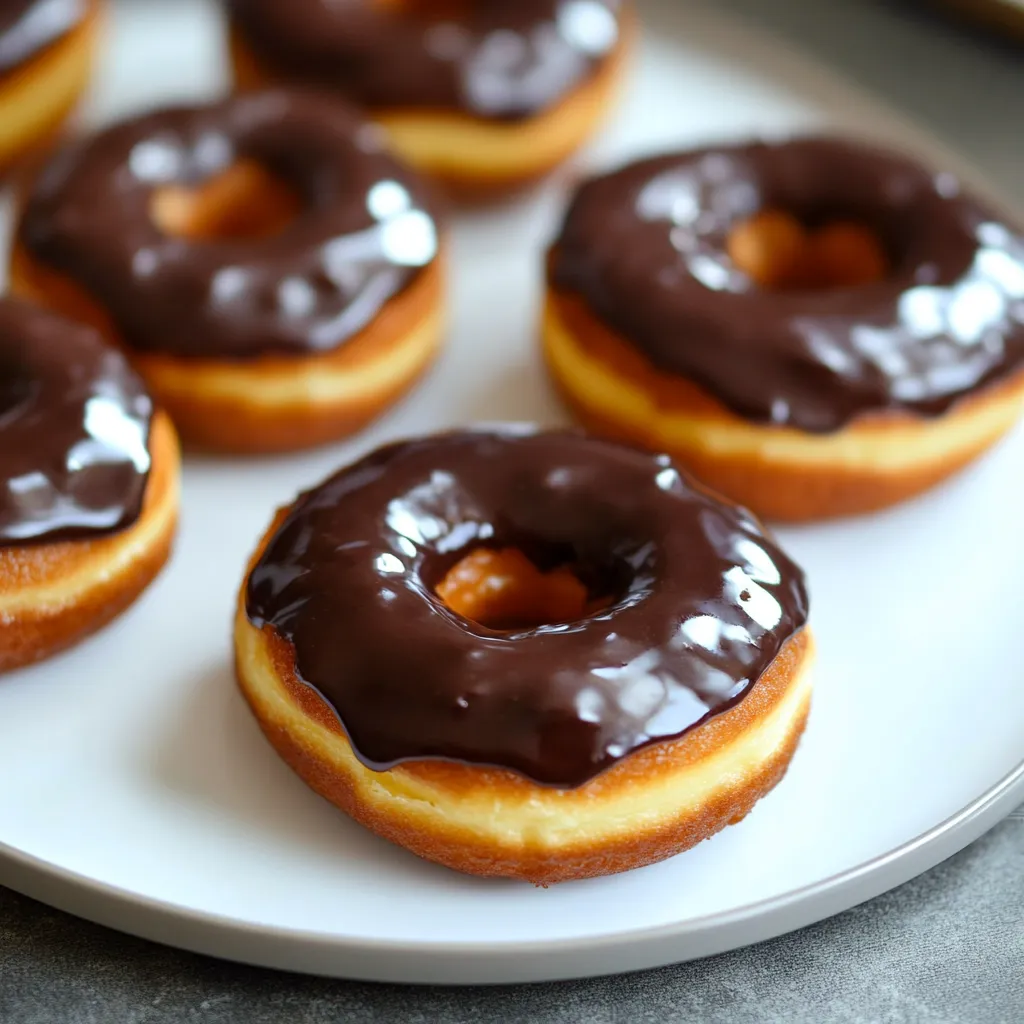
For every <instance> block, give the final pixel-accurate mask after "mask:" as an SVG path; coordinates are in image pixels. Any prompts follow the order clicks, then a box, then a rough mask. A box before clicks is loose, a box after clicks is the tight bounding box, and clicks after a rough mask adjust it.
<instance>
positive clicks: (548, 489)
mask: <svg viewBox="0 0 1024 1024" xmlns="http://www.w3.org/2000/svg"><path fill="white" fill-rule="evenodd" d="M807 607H808V604H807V592H806V589H805V585H804V580H803V576H802V573H801V572H800V570H799V569H798V568H797V567H796V566H795V565H794V564H793V563H792V562H791V561H790V560H789V559H788V558H787V557H786V555H784V554H783V553H782V552H781V551H780V550H779V549H778V547H777V546H776V545H775V543H774V542H773V541H772V540H771V539H770V538H769V537H768V536H766V535H765V533H764V531H763V529H762V528H761V526H760V525H759V524H758V522H757V521H756V520H755V519H754V518H753V517H752V516H751V515H750V514H749V513H747V512H745V511H743V510H741V509H739V508H737V507H735V506H733V505H729V504H726V503H724V502H722V501H720V500H719V499H718V498H716V497H714V496H712V494H711V493H710V492H707V491H705V490H703V489H702V488H701V487H699V486H697V485H695V484H693V483H691V482H690V481H689V480H688V479H687V478H686V477H684V476H683V475H682V474H681V473H680V472H679V471H678V470H677V469H676V468H675V467H674V465H673V463H672V462H671V460H669V459H668V458H667V457H665V456H653V455H648V454H646V453H642V452H640V451H638V450H636V449H633V448H629V447H627V446H622V445H618V444H616V443H614V442H610V441H605V440H600V439H595V438H588V437H586V436H584V435H582V434H576V433H572V432H568V431H567V432H561V433H559V432H552V433H531V432H528V431H524V430H514V429H511V428H506V429H496V430H492V429H488V430H481V431H473V430H469V431H463V432H457V433H451V434H442V435H436V436H433V437H426V438H422V439H419V440H412V441H407V442H399V443H396V444H393V445H391V446H389V447H385V448H382V449H380V450H378V451H376V452H375V453H373V454H371V455H368V456H366V457H365V458H364V459H362V460H361V461H359V462H357V463H355V464H354V465H352V466H349V467H348V468H346V469H343V470H341V471H340V472H339V473H337V474H336V475H335V476H332V477H331V478H330V479H328V480H327V481H326V482H324V483H323V484H321V485H320V486H319V487H316V488H314V489H313V490H311V491H309V492H308V493H306V494H303V495H301V496H300V497H299V498H298V500H297V501H296V502H295V503H294V504H293V505H292V506H291V507H290V508H287V509H284V510H283V511H281V512H280V513H279V514H278V515H277V517H276V518H275V519H274V521H273V523H272V524H271V526H270V528H269V530H268V531H267V533H266V534H265V536H264V537H263V538H262V540H261V541H260V542H259V546H258V548H257V550H256V553H255V555H254V556H253V558H252V561H251V563H250V565H249V570H248V574H247V576H246V579H245V581H244V583H243V585H242V588H241V592H240V596H239V603H238V611H237V617H236V621H235V653H236V671H237V678H238V681H239V684H240V686H241V689H242V692H243V694H244V695H245V697H246V699H247V701H248V703H249V705H250V706H251V708H252V710H253V712H254V713H255V715H256V718H257V720H258V721H259V724H260V726H261V728H262V729H263V732H264V733H265V734H266V736H267V738H268V739H269V740H270V742H271V744H272V745H273V747H274V748H275V749H276V751H277V753H278V754H279V755H280V756H281V757H282V758H283V759H284V760H285V761H286V762H287V763H288V764H289V765H290V766H291V767H292V768H293V769H294V770H295V771H296V772H297V773H298V774H299V775H300V776H301V777H302V778H303V779H304V780H305V781H306V782H307V783H308V784H309V785H310V786H311V787H312V788H313V789H314V790H315V791H316V792H318V793H320V794H321V795H322V796H324V797H326V798H327V799H328V800H329V801H331V802H332V803H333V804H335V805H336V806H337V807H339V808H341V809H342V810H343V811H345V812H346V813H347V814H349V815H351V816H352V817H353V818H354V819H356V820H357V821H358V822H360V823H362V824H363V825H365V826H366V827H367V828H369V829H371V830H372V831H374V832H376V833H377V834H378V835H381V836H383V837H384V838H386V839H389V840H391V841H392V842H395V843H398V844H399V845H401V846H403V847H406V848H407V849H409V850H410V851H412V852H413V853H415V854H418V855H419V856H420V857H423V858H425V859H427V860H430V861H435V862H437V863H439V864H443V865H446V866H447V867H449V868H453V869H455V870H457V871H461V872H466V873H468V874H473V875H483V876H501V877H510V878H518V879H523V880H527V881H530V882H533V883H535V884H538V885H548V884H550V883H553V882H560V881H565V880H569V879H576V878H587V877H593V876H598V875H607V874H612V873H614V872H619V871H625V870H628V869H630V868H634V867H638V866H640V865H644V864H650V863H653V862H655V861H659V860H662V859H663V858H666V857H670V856H672V855H674V854H676V853H679V852H680V851H682V850H686V849H688V848H689V847H691V846H693V845H694V844H696V843H698V842H700V841H701V840H702V839H704V838H706V837H708V836H710V835H712V834H713V833H715V832H717V831H718V830H720V829H722V828H723V827H725V826H726V825H728V824H731V823H733V822H737V821H739V820H740V819H742V818H743V817H744V816H745V815H746V814H747V813H748V812H749V811H750V810H751V808H752V807H753V806H754V804H755V803H756V802H757V800H758V799H759V798H760V797H761V796H763V795H764V794H765V793H767V792H768V791H769V790H770V789H771V788H772V787H773V786H774V785H775V784H776V783H777V782H778V781H779V780H780V779H781V778H782V776H783V774H784V773H785V771H786V768H787V767H788V765H789V762H790V759H791V757H792V756H793V752H794V749H795V747H796V745H797V742H798V740H799V738H800V735H801V732H802V730H803V728H804V722H805V719H806V716H807V712H808V707H809V701H810V692H811V684H810V675H809V667H810V664H811V656H812V642H811V637H810V633H809V631H808V629H807V628H806V621H807Z"/></svg>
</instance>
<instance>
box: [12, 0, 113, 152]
mask: <svg viewBox="0 0 1024 1024" xmlns="http://www.w3.org/2000/svg"><path fill="white" fill-rule="evenodd" d="M100 9H101V3H100V0H64V2H61V0H57V2H54V0H6V2H5V3H3V4H2V5H0V170H2V171H6V170H9V169H10V168H11V167H12V166H13V165H15V164H17V163H19V162H20V161H22V160H24V159H26V158H28V157H32V156H33V155H36V154H39V153H40V152H41V151H42V150H44V149H45V148H46V146H47V144H48V143H50V142H52V141H53V140H54V139H55V138H56V137H57V135H58V134H59V132H60V129H61V127H62V126H63V124H64V122H65V120H66V119H67V117H68V115H69V114H70V113H71V112H72V110H73V109H74V107H75V106H76V104H77V103H78V100H79V98H80V96H81V95H82V93H83V92H84V90H85V87H86V85H87V84H88V82H89V77H90V75H91V73H92V65H93V57H94V52H95V49H96V43H97V38H98V35H99V21H100Z"/></svg>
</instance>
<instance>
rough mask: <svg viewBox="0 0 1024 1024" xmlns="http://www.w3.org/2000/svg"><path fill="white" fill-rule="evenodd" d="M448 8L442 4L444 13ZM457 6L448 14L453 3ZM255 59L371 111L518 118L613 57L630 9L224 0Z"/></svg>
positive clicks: (616, 0)
mask: <svg viewBox="0 0 1024 1024" xmlns="http://www.w3.org/2000/svg"><path fill="white" fill-rule="evenodd" d="M439 6H441V7H442V8H443V6H444V5H443V4H441V5H439ZM449 6H451V5H449ZM228 7H229V9H230V11H231V17H232V22H233V24H234V26H235V28H236V29H237V31H238V32H239V33H240V35H241V36H242V38H243V39H244V40H245V42H246V44H247V45H248V46H249V47H250V49H252V50H253V51H254V53H255V54H256V56H257V57H258V59H259V60H260V61H261V62H263V63H264V64H266V65H267V66H268V67H269V68H270V69H272V70H273V71H274V72H275V73H277V74H280V75H282V76H283V77H285V78H289V79H293V80H297V81H302V82H308V83H312V84H316V85H320V86H326V87H329V88H333V89H339V90H341V91H342V92H344V94H345V95H346V96H348V97H350V98H352V99H354V100H356V101H357V102H359V103H361V104H362V105H364V106H368V107H377V108H399V109H400V108H410V107H416V108H434V109H440V110H459V111H463V112H465V113H469V114H472V115H475V116H478V117H486V118H523V117H529V116H531V115H533V114H537V113H539V112H541V111H543V110H544V109H546V108H548V107H550V106H552V105H554V104H555V103H557V102H558V101H559V100H561V99H563V98H564V97H565V96H566V95H567V94H568V93H569V92H571V91H572V90H573V89H574V88H576V87H577V86H578V85H580V84H581V83H582V82H583V81H585V80H586V78H587V77H588V76H589V75H591V74H592V73H593V71H594V69H595V68H596V67H597V66H598V65H599V64H600V62H601V61H602V60H603V59H604V58H606V57H607V56H608V54H609V53H611V52H612V51H613V50H614V48H615V46H616V44H617V42H618V40H619V36H620V28H621V20H620V19H621V17H622V11H623V10H624V9H625V7H626V3H625V2H624V0H470V2H467V3H466V5H465V11H464V12H463V13H462V15H461V16H458V17H456V16H453V15H451V14H450V13H448V14H445V13H443V12H442V13H441V14H440V15H438V14H434V15H432V16H431V15H429V14H428V13H427V12H429V10H430V4H428V3H423V4H422V5H421V6H420V7H419V8H416V7H415V5H410V7H411V9H406V10H404V11H403V10H401V9H396V8H395V7H392V8H391V9H389V8H388V7H387V5H385V4H383V3H380V2H379V0H341V2H338V3H331V4H327V3H324V2H323V0H288V2H287V3H281V2H279V0H229V2H228Z"/></svg>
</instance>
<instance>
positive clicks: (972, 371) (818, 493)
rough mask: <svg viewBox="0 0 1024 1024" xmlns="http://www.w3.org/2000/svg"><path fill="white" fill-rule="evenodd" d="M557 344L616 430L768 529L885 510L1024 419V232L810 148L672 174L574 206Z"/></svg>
mask: <svg viewBox="0 0 1024 1024" xmlns="http://www.w3.org/2000/svg"><path fill="white" fill-rule="evenodd" d="M543 335H544V342H545V350H546V354H547V359H548V363H549V365H550V368H551V371H552V373H553V375H554V378H555V380H556V382H557V383H558V385H559V386H560V388H561V390H562V392H563V394H564V395H565V397H566V398H567V400H568V402H569V404H570V405H571V406H572V407H573V408H574V409H575V410H576V411H577V412H578V414H579V415H580V417H581V419H582V420H583V421H584V422H585V423H586V424H587V425H588V426H590V427H591V428H593V429H594V430H595V431H597V432H598V433H602V434H606V435H609V436H614V437H619V438H623V439H627V440H630V441H632V442H634V443H638V444H640V445H642V446H645V447H649V448H652V449H654V450H658V451H662V450H664V451H668V452H670V453H671V454H672V455H674V456H675V457H677V458H678V459H679V460H680V461H681V462H682V463H683V464H684V465H686V466H687V467H688V468H690V469H691V470H692V471H693V472H694V473H696V475H697V476H698V477H699V478H700V479H701V480H703V481H704V482H706V483H708V484H709V485H711V486H713V487H715V488H716V489H718V490H720V491H721V492H723V493H725V494H727V495H729V496H730V497H732V498H735V499H736V500H738V501H741V502H742V503H744V504H746V505H749V506H751V507H752V508H754V509H755V510H756V511H758V512H759V513H761V514H763V515H765V516H768V517H770V518H776V519H783V520H806V519H815V518H819V517H824V516H834V515H843V514H850V513H857V512H867V511H871V510H874V509H878V508H882V507H884V506H886V505H890V504H892V503H894V502H897V501H899V500H902V499H904V498H907V497H910V496H911V495H914V494H917V493H919V492H921V491H923V490H925V489H926V488H928V487H930V486H931V485H933V484H934V483H936V482H937V481H939V480H941V479H943V478H944V477H946V476H948V475H950V474H951V473H953V472H955V471H956V470H958V469H959V468H961V467H962V466H964V465H965V464H967V463H968V462H970V461H971V460H972V459H974V458H975V457H976V456H977V455H978V454H979V453H981V452H982V451H984V450H985V449H986V448H988V447H989V446H990V445H991V444H992V443H993V442H994V441H996V440H997V439H998V438H999V437H1000V436H1001V435H1002V434H1003V433H1005V431H1006V430H1007V429H1008V428H1009V427H1010V426H1011V425H1012V424H1013V423H1014V422H1015V420H1016V419H1017V418H1018V416H1019V415H1020V412H1021V409H1022V406H1024V236H1022V235H1021V233H1020V232H1019V231H1018V230H1017V229H1015V228H1014V227H1012V226H1010V225H1008V224H1007V223H1006V222H1005V221H1004V219H1003V218H1002V217H1001V216H1000V215H999V214H998V213H997V212H995V211H994V210H993V209H991V208H990V207H989V206H988V205H987V204H986V203H984V202H982V201H981V200H979V199H977V198H975V197H973V196H971V195H970V194H969V193H967V192H965V191H964V190H963V188H962V187H961V185H960V184H959V182H958V181H957V180H956V178H955V177H953V176H952V175H950V174H945V173H935V172H933V171H931V170H928V169H926V168H924V167H922V166H921V165H919V164H917V163H915V162H914V161H912V160H910V159H908V158H906V157H903V156H900V155H897V154H894V153H890V152H886V151H882V150H879V149H877V148H873V147H870V146H866V145H863V144H860V143H856V142H852V141H847V140H840V139H827V138H803V139H795V140H790V141H786V142H779V143H760V142H759V143H753V144H747V145H739V146H720V147H713V148H709V149H701V150H695V151H690V152H684V153H678V154H672V155H666V156H660V157H655V158H653V159H648V160H643V161H640V162H639V163H635V164H632V165H630V166H627V167H624V168H622V169H621V170H618V171H616V172H614V173H611V174H608V175H604V176H601V177H597V178H594V179H593V180H591V181H589V182H587V183H585V184H584V185H583V186H582V187H581V188H580V189H579V190H578V191H577V193H576V195H575V197H574V199H573V200H572V203H571V205H570V207H569V210H568V213H567V214H566V216H565V220H564V223H563V225H562V229H561V232H560V234H559V235H558V237H557V239H556V240H555V242H554V244H553V245H552V247H551V250H550V253H549V257H548V293H547V304H546V311H545V317H544V325H543Z"/></svg>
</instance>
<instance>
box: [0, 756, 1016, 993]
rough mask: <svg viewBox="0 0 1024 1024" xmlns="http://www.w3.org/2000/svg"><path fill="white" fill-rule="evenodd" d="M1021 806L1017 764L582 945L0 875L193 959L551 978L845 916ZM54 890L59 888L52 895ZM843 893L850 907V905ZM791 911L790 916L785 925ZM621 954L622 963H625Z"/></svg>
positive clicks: (72, 876)
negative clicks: (707, 909)
mask: <svg viewBox="0 0 1024 1024" xmlns="http://www.w3.org/2000/svg"><path fill="white" fill-rule="evenodd" d="M1022 799H1024V760H1021V761H1020V762H1019V763H1018V764H1017V765H1016V766H1015V767H1014V768H1012V769H1011V770H1010V771H1009V772H1008V773H1007V774H1006V775H1004V776H1003V777H1002V778H1001V779H1000V780H999V781H998V782H996V783H995V784H994V785H993V786H991V787H989V789H987V790H986V791H985V792H984V793H982V794H981V795H980V796H978V797H976V798H975V799H974V800H972V801H971V802H970V803H968V804H966V805H965V806H964V807H962V808H961V809H960V810H959V811H956V812H954V813H953V814H951V815H950V816H949V817H947V818H946V819H945V820H943V821H941V822H939V823H938V824H937V825H933V826H932V827H931V828H929V829H926V830H925V831H923V832H921V833H920V834H918V835H917V836H915V837H914V838H912V839H909V840H907V841H905V842H904V843H902V844H900V845H899V846H897V847H894V848H893V849H892V850H889V851H887V852H885V853H882V854H878V855H877V856H875V857H871V858H869V859H868V860H865V861H862V862H861V863H859V864H855V865H853V866H852V867H849V868H846V869H844V870H842V871H839V872H836V873H835V874H833V875H829V876H828V877H826V878H823V879H819V880H818V881H816V882H811V883H808V884H807V885H803V886H798V887H797V888H795V889H790V890H788V891H787V892H784V893H779V894H776V895H775V896H769V897H766V898H765V899H762V900H755V901H754V902H752V903H746V904H743V905H742V906H739V907H733V908H731V909H730V910H724V911H719V912H716V913H713V914H705V915H702V916H700V917H694V918H690V919H688V920H685V921H681V922H676V923H670V924H661V925H654V926H652V927H645V928H636V929H630V930H626V931H615V932H607V933H604V934H601V935H594V936H588V937H586V938H562V939H540V940H513V941H509V942H500V941H499V942H495V941H485V942H470V941H452V940H443V941H439V942H413V941H409V940H396V939H360V938H353V937H351V936H340V935H338V934H335V933H331V932H323V931H315V930H307V929H301V928H287V927H282V926H280V925H272V924H259V923H256V922H245V921H239V920H238V919H236V918H232V917H229V916H227V915H224V914H217V913H212V912H210V911H206V910H199V909H196V908H193V907H187V906H183V905H181V904H176V903H173V902H171V901H169V900H162V899H158V898H155V897H152V896H146V895H144V894H141V893H136V892H132V891H131V890H130V889H125V888H122V887H120V886H116V885H112V884H111V883H109V882H102V881H99V880H97V879H93V878H89V877H88V876H87V875H83V874H81V873H79V872H76V871H71V870H69V869H67V868H63V867H61V866H59V865H56V864H53V863H52V862H50V861H47V860H44V859H42V858H40V857H37V856H35V855H34V854H28V853H25V852H23V851H21V850H18V849H16V848H15V847H12V846H9V845H8V844H7V843H3V842H0V867H4V866H6V867H7V868H10V869H11V870H12V871H13V875H12V876H8V877H0V882H2V884H4V885H7V886H8V887H9V888H12V889H14V890H16V891H18V892H20V893H22V894H23V895H25V896H29V897H31V898H33V899H39V900H40V901H41V902H44V903H46V904H48V905H49V906H53V907H56V908H58V909H60V910H63V911H66V912H69V913H72V914H75V915H77V916H80V917H84V918H86V919H88V920H90V921H93V922H94V923H96V924H100V925H104V926H106V927H112V928H114V929H116V930H118V931H128V932H130V933H131V934H133V935H136V936H138V937H140V938H143V939H149V940H152V941H156V942H163V943H165V944H170V945H173V946H175V947H176V948H180V949H186V950H189V951H191V952H195V953H202V954H205V955H209V956H215V957H219V958H221V959H225V958H226V959H230V960H234V961H237V962H241V963H248V964H254V965H258V966H263V967H273V968H277V969H285V970H291V971H296V972H298V973H303V974H315V975H326V976H331V977H337V978H349V979H353V980H362V981H385V982H398V983H405V984H416V983H435V984H437V983H444V984H460V985H468V984H501V983H519V982H527V981H557V980H567V979H569V978H583V977H595V976H600V975H606V974H616V973H624V972H626V971H632V970H641V969H646V968H652V967H660V966H664V965H665V964H670V963H682V962H683V961H685V960H690V959H697V958H699V957H704V956H713V955H715V954H716V953H720V952H724V951H726V950H727V949H739V948H743V947H744V946H749V945H753V944H755V943H757V942H762V941H765V940H767V939H771V938H775V937H777V936H779V935H782V934H785V933H786V932H789V931H793V930H796V929H797V928H802V927H806V926H807V925H809V924H813V923H815V922H817V921H820V920H823V919H824V918H826V917H830V916H832V915H833V914H838V913H842V912H843V911H845V910H849V909H851V908H852V907H855V906H857V905H858V904H860V903H863V902H864V901H866V900H869V899H872V898H873V897H875V896H878V895H880V894H881V893H883V892H887V891H888V890H889V889H892V888H894V887H896V886H898V885H901V884H903V883H904V882H907V881H909V880H910V879H912V878H914V877H916V876H917V875H918V874H921V873H922V872H924V871H927V870H928V869H930V868H932V867H934V866H935V865H936V864H939V863H941V862H942V861H944V860H946V859H947V858H949V857H951V856H953V855H954V854H956V853H959V852H960V851H961V850H962V849H964V848H965V847H967V846H968V845H969V844H970V843H971V842H973V841H974V840H976V839H977V838H979V837H980V836H981V835H983V834H984V833H985V832H987V831H989V830H990V829H991V828H993V827H994V826H995V825H997V824H998V823H999V822H1000V821H1002V820H1003V819H1004V818H1005V817H1006V816H1007V815H1009V813H1010V812H1011V811H1012V810H1014V808H1015V807H1016V806H1017V804H1018V803H1019V802H1020V801H1021V800H1022ZM5 874H6V872H5ZM865 883H867V884H865ZM51 884H55V885H56V887H57V888H56V889H54V890H52V891H49V890H48V885H51ZM851 895H852V896H853V898H852V899H847V897H848V896H851ZM83 897H84V898H83ZM826 898H828V899H826ZM122 910H123V911H124V912H126V913H133V914H135V915H140V916H139V917H138V922H139V923H137V924H136V923H133V922H132V921H130V920H127V919H119V914H118V911H122ZM789 911H794V912H796V913H794V915H793V916H792V917H789V916H788V914H787V912H789ZM799 911H805V913H799ZM807 911H809V912H807ZM752 921H753V922H758V923H759V924H760V925H761V927H759V928H757V929H755V930H752V931H750V932H749V933H748V935H747V937H746V938H745V940H744V941H741V942H739V943H735V942H732V941H731V940H730V939H729V938H728V936H729V935H730V934H731V932H732V931H734V930H735V929H737V928H740V927H742V926H743V925H746V924H749V923H750V922H752ZM171 924H176V925H177V926H178V927H177V929H173V928H170V927H169V925H171ZM169 932H173V933H174V934H173V935H172V936H171V937H170V938H168V937H167V936H168V934H169ZM696 937H702V938H704V939H707V938H708V937H714V938H716V939H717V941H712V942H710V944H706V943H705V944H702V948H701V949H700V951H694V950H693V949H692V948H689V949H688V948H687V945H686V942H687V940H692V939H694V938H696ZM224 940H229V945H230V949H229V948H228V947H227V946H225V945H222V944H221V943H222V942H223V941H224ZM230 940H234V941H233V942H231V941H230ZM723 940H724V941H723ZM278 944H280V945H278ZM275 950H277V952H275ZM280 950H287V953H286V955H284V956H281V955H279V952H280ZM624 952H625V953H627V954H630V955H629V956H628V957H627V958H626V959H625V960H623V958H622V957H623V953H624ZM296 954H298V955H296ZM601 954H610V955H612V956H614V957H615V959H616V962H617V964H618V966H617V967H614V968H608V967H606V966H605V964H604V961H600V962H598V961H597V960H594V961H592V963H591V965H590V966H589V967H584V966H582V964H581V963H580V962H579V961H581V959H582V958H593V957H597V956H600V955H601ZM652 954H653V955H652ZM395 961H401V962H399V963H395ZM389 965H390V966H389ZM453 965H454V970H452V969H451V968H452V967H453Z"/></svg>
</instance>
